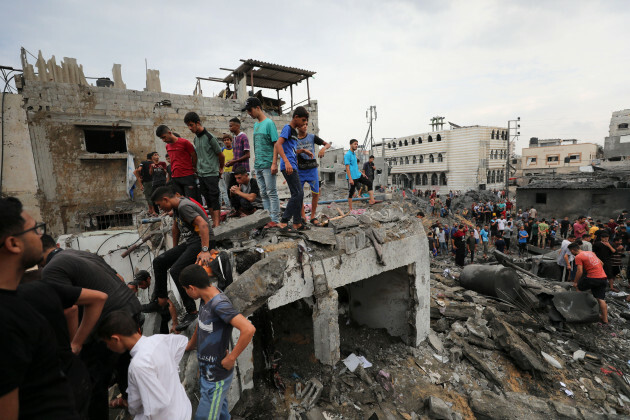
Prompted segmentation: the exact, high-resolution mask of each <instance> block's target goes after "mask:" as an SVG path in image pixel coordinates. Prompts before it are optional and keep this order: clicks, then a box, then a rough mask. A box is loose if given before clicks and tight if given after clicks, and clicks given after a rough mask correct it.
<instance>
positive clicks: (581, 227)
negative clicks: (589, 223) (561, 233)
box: [573, 216, 586, 239]
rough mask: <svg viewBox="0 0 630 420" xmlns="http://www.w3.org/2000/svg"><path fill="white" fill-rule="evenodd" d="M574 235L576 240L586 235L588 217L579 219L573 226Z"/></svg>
mask: <svg viewBox="0 0 630 420" xmlns="http://www.w3.org/2000/svg"><path fill="white" fill-rule="evenodd" d="M573 234H574V235H575V239H582V236H584V235H586V217H584V216H580V217H578V220H577V222H575V223H574V224H573Z"/></svg>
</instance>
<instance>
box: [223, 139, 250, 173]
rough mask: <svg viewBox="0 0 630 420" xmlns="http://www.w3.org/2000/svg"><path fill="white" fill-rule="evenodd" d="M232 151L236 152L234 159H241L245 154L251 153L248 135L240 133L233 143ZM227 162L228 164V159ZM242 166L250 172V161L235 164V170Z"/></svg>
mask: <svg viewBox="0 0 630 420" xmlns="http://www.w3.org/2000/svg"><path fill="white" fill-rule="evenodd" d="M232 149H233V150H234V159H240V158H242V157H243V156H244V155H245V152H249V139H248V138H247V134H245V133H238V136H236V137H234V141H233V142H232ZM225 161H226V162H227V159H226V160H225ZM241 166H242V167H244V168H245V170H246V171H247V172H249V159H245V160H244V161H242V162H238V163H235V164H234V166H233V169H236V168H238V167H241Z"/></svg>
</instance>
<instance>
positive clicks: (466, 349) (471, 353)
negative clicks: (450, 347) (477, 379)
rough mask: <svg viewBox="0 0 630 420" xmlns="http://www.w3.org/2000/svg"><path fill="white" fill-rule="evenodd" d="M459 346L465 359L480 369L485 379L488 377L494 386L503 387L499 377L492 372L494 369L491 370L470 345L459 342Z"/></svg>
mask: <svg viewBox="0 0 630 420" xmlns="http://www.w3.org/2000/svg"><path fill="white" fill-rule="evenodd" d="M460 344H461V346H462V351H463V354H464V356H466V359H467V360H468V361H469V362H470V363H471V364H472V365H473V366H474V367H475V368H477V369H478V370H480V371H481V372H482V373H483V374H484V376H485V377H486V379H488V380H489V381H490V382H492V383H494V384H495V385H496V386H498V387H499V388H503V383H502V382H501V379H500V378H499V377H498V376H497V375H496V374H495V373H494V370H492V369H491V368H490V367H489V366H488V365H487V364H486V362H485V360H484V357H483V356H482V355H481V354H479V353H478V352H477V351H476V350H474V349H473V348H472V347H471V346H469V345H468V344H466V343H463V342H460Z"/></svg>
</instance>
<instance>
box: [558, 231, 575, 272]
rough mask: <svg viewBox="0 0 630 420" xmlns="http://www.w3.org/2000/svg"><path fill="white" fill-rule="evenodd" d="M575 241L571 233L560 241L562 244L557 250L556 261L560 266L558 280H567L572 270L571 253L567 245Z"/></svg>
mask: <svg viewBox="0 0 630 420" xmlns="http://www.w3.org/2000/svg"><path fill="white" fill-rule="evenodd" d="M573 241H575V235H574V234H573V233H571V234H569V237H568V238H567V239H565V240H563V241H562V245H560V251H559V252H558V259H557V260H556V263H557V264H558V266H559V267H560V273H561V274H560V278H559V279H558V280H559V281H569V277H570V274H571V270H572V264H571V263H572V262H573V254H572V253H571V251H569V245H571V243H572V242H573Z"/></svg>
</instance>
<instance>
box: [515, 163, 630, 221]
mask: <svg viewBox="0 0 630 420" xmlns="http://www.w3.org/2000/svg"><path fill="white" fill-rule="evenodd" d="M516 202H517V203H518V207H519V208H522V209H525V208H531V207H534V208H536V210H538V214H539V215H540V217H546V218H550V217H565V216H569V219H571V220H573V219H574V218H576V217H579V216H590V217H593V218H594V219H601V220H608V219H609V218H610V217H617V215H618V214H619V213H621V212H622V211H623V210H627V209H628V208H630V170H615V171H608V170H596V171H595V172H578V173H573V174H555V175H554V174H545V175H538V176H536V177H535V178H533V179H531V180H530V182H529V184H527V185H524V186H520V187H518V188H517V189H516Z"/></svg>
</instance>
